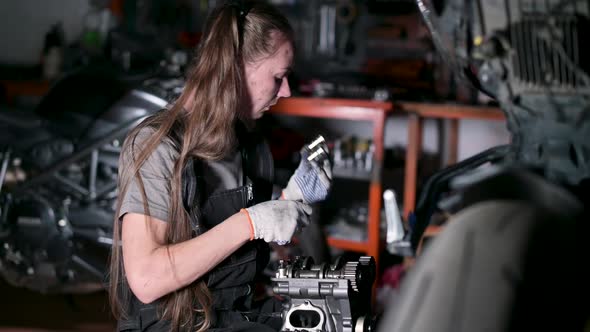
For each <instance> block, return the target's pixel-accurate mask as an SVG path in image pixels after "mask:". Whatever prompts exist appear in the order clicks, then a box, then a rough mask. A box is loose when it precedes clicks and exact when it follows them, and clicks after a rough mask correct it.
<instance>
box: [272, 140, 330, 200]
mask: <svg viewBox="0 0 590 332" xmlns="http://www.w3.org/2000/svg"><path fill="white" fill-rule="evenodd" d="M322 144H323V146H322V147H323V148H324V150H325V151H326V153H329V152H328V151H329V150H328V147H327V145H325V143H322ZM308 155H309V152H308V151H307V150H306V149H305V148H304V149H302V150H301V161H300V162H299V166H298V167H297V169H296V170H295V173H294V174H293V175H292V176H291V178H290V179H289V182H288V183H287V187H286V188H285V189H283V193H282V196H281V198H283V199H287V200H293V201H300V202H303V203H307V204H313V203H317V202H321V201H323V200H325V199H326V197H327V196H328V193H329V192H330V188H331V186H332V164H331V162H330V158H325V159H324V160H323V161H322V162H320V163H318V162H317V161H315V160H312V161H308V160H307V156H308Z"/></svg>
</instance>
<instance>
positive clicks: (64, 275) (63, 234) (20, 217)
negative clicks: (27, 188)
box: [0, 193, 73, 291]
mask: <svg viewBox="0 0 590 332" xmlns="http://www.w3.org/2000/svg"><path fill="white" fill-rule="evenodd" d="M8 200H10V202H5V204H4V206H3V210H4V211H3V224H2V228H1V229H2V232H1V233H0V243H2V245H1V247H0V264H1V267H2V269H0V273H2V274H3V276H4V277H5V279H6V280H7V281H8V282H10V283H11V284H13V285H15V286H26V287H29V288H31V287H33V288H34V289H37V290H39V291H48V290H50V289H51V288H52V287H54V286H56V285H58V284H59V283H60V282H62V281H64V280H67V279H68V278H69V277H71V272H69V271H68V268H67V265H68V261H69V260H70V257H71V255H72V245H73V244H72V241H71V237H72V228H71V226H70V224H69V222H68V220H67V216H66V215H65V213H64V212H65V210H64V209H63V208H62V207H59V206H57V204H55V203H54V202H50V201H49V200H48V199H46V198H45V197H43V196H42V195H40V194H39V193H26V194H22V195H20V196H18V197H14V198H8Z"/></svg>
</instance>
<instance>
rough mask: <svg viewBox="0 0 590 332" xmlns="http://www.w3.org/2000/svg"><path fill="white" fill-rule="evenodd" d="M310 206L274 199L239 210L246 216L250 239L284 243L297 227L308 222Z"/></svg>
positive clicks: (303, 225)
mask: <svg viewBox="0 0 590 332" xmlns="http://www.w3.org/2000/svg"><path fill="white" fill-rule="evenodd" d="M311 211H312V209H311V206H309V205H308V204H305V203H301V202H296V201H290V200H274V201H267V202H263V203H259V204H256V205H254V206H251V207H249V208H246V209H242V210H241V212H242V213H245V214H246V215H247V216H248V219H249V221H250V225H251V226H252V228H251V231H252V233H251V236H250V238H251V239H264V241H266V242H277V243H281V244H284V243H286V242H289V241H291V238H292V237H293V234H294V233H295V231H297V229H300V228H303V227H305V226H307V225H308V224H309V222H310V215H311Z"/></svg>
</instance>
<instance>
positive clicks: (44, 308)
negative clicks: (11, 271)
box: [0, 281, 116, 332]
mask: <svg viewBox="0 0 590 332" xmlns="http://www.w3.org/2000/svg"><path fill="white" fill-rule="evenodd" d="M115 327H116V322H115V320H114V319H113V318H112V316H111V314H110V310H109V306H108V300H107V296H106V293H105V292H98V293H93V294H87V295H72V296H64V295H42V294H38V293H35V292H32V291H28V290H26V289H22V288H15V287H11V286H9V285H8V284H6V283H5V282H4V281H0V332H75V331H88V332H103V331H115Z"/></svg>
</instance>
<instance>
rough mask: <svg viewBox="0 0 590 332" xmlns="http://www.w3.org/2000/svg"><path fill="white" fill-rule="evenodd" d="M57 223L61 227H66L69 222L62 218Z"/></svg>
mask: <svg viewBox="0 0 590 332" xmlns="http://www.w3.org/2000/svg"><path fill="white" fill-rule="evenodd" d="M57 224H58V225H59V226H60V227H66V225H67V222H66V221H65V219H60V220H59V221H58V222H57Z"/></svg>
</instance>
